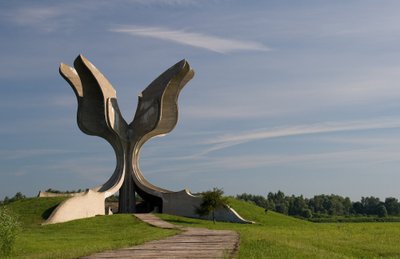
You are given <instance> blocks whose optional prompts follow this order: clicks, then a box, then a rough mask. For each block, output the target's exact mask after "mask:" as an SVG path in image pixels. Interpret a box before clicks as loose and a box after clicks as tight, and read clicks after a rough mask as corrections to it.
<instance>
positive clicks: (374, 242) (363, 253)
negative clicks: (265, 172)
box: [160, 199, 400, 258]
mask: <svg viewBox="0 0 400 259" xmlns="http://www.w3.org/2000/svg"><path fill="white" fill-rule="evenodd" d="M230 204H231V206H232V207H233V208H234V209H235V210H236V211H237V212H238V213H239V214H240V215H242V216H243V217H244V218H246V219H248V220H252V221H255V222H256V224H252V225H248V224H233V223H223V222H218V223H217V224H213V223H212V222H210V221H205V220H197V219H187V218H182V217H176V216H171V215H160V217H161V218H163V219H165V220H167V221H170V222H171V223H177V224H180V225H186V226H191V227H207V228H214V229H231V230H235V231H237V232H239V233H240V237H241V243H240V250H239V258H354V257H357V258H377V257H393V258H399V257H400V246H399V245H398V244H399V242H400V223H328V224H316V223H311V222H308V221H303V220H300V219H296V218H292V217H288V216H285V215H282V214H279V213H276V212H272V211H269V212H268V213H265V211H264V209H263V208H260V207H257V206H256V205H253V204H251V203H247V202H244V201H239V200H235V199H231V200H230Z"/></svg>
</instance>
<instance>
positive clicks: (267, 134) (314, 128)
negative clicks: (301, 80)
mask: <svg viewBox="0 0 400 259" xmlns="http://www.w3.org/2000/svg"><path fill="white" fill-rule="evenodd" d="M399 127H400V119H399V118H383V119H375V120H358V121H346V122H324V123H315V124H308V125H296V126H288V127H281V128H275V129H264V130H258V131H252V132H242V133H238V134H229V135H223V136H220V137H216V138H214V139H211V140H208V141H207V143H208V144H211V145H212V146H211V147H210V148H208V149H206V150H204V151H203V152H202V153H201V155H206V154H208V153H210V152H213V151H217V150H222V149H226V148H228V147H232V146H235V145H238V144H242V143H246V142H250V141H256V140H262V139H272V138H279V137H289V136H299V135H310V134H321V133H333V132H342V131H356V130H370V129H388V128H399Z"/></svg>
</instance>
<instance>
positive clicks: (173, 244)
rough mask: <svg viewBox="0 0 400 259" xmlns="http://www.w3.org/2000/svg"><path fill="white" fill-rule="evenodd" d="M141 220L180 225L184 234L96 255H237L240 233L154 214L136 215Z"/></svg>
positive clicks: (99, 256) (222, 256)
mask: <svg viewBox="0 0 400 259" xmlns="http://www.w3.org/2000/svg"><path fill="white" fill-rule="evenodd" d="M135 216H136V217H137V218H139V219H140V220H142V221H144V222H147V223H148V224H150V225H153V226H156V227H161V228H178V229H181V230H183V232H182V233H181V234H178V235H175V236H172V237H168V238H165V239H161V240H156V241H150V242H147V243H145V244H143V245H138V246H133V247H129V248H123V249H119V250H113V251H106V252H103V253H97V254H94V255H91V256H88V257H84V258H89V259H94V258H233V257H234V256H235V255H236V253H237V251H238V249H239V235H238V234H237V233H236V232H234V231H230V230H210V229H205V228H184V227H180V226H175V225H172V224H170V223H168V222H166V221H163V220H161V219H159V218H157V217H156V216H154V215H153V214H135Z"/></svg>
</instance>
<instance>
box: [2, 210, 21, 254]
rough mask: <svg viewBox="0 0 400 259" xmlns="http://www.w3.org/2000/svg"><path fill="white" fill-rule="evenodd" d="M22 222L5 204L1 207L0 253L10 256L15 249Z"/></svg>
mask: <svg viewBox="0 0 400 259" xmlns="http://www.w3.org/2000/svg"><path fill="white" fill-rule="evenodd" d="M19 228H20V224H19V222H18V220H17V218H16V216H14V215H12V213H11V212H10V211H9V210H8V209H7V208H6V207H4V206H1V207H0V254H1V255H3V256H9V255H10V254H11V252H12V250H13V246H14V243H15V239H16V237H17V234H18V232H19Z"/></svg>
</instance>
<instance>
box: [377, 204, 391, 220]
mask: <svg viewBox="0 0 400 259" xmlns="http://www.w3.org/2000/svg"><path fill="white" fill-rule="evenodd" d="M376 214H377V215H378V217H380V218H384V217H387V216H388V212H387V210H386V207H385V205H383V204H380V205H378V208H377V209H376Z"/></svg>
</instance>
